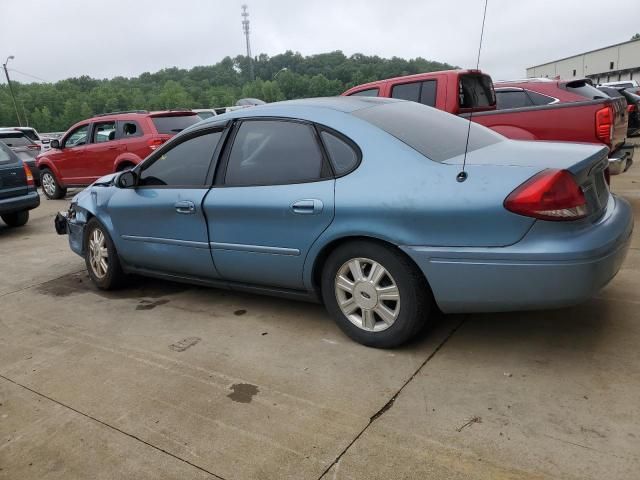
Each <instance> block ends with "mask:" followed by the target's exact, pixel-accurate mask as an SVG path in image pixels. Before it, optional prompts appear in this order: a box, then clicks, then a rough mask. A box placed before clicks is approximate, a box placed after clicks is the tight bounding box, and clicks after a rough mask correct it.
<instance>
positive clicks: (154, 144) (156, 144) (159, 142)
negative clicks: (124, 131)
mask: <svg viewBox="0 0 640 480" xmlns="http://www.w3.org/2000/svg"><path fill="white" fill-rule="evenodd" d="M166 141H167V139H166V138H152V139H151V140H149V143H148V145H149V148H150V149H151V150H155V149H156V148H158V147H159V146H160V145H162V144H163V143H164V142H166Z"/></svg>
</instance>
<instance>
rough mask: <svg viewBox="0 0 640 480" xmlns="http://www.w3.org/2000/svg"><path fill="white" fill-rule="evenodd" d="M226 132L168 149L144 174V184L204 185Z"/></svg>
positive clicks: (190, 140)
mask: <svg viewBox="0 0 640 480" xmlns="http://www.w3.org/2000/svg"><path fill="white" fill-rule="evenodd" d="M221 137H222V132H220V131H218V132H211V133H206V134H204V135H200V136H197V137H194V138H190V139H189V140H185V141H184V142H182V143H179V144H178V145H176V146H175V147H173V148H171V149H169V150H167V151H164V152H163V153H162V154H160V156H159V157H156V158H155V159H154V160H153V161H152V163H151V164H150V165H149V166H148V167H147V166H143V168H142V173H141V174H140V181H139V185H141V186H150V185H154V186H170V187H177V186H182V187H199V186H204V185H205V183H206V180H207V173H208V171H209V165H210V164H211V159H212V158H213V154H214V152H215V150H216V146H217V145H218V142H219V141H220V138H221Z"/></svg>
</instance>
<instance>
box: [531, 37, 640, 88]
mask: <svg viewBox="0 0 640 480" xmlns="http://www.w3.org/2000/svg"><path fill="white" fill-rule="evenodd" d="M557 76H559V77H560V78H574V77H575V78H583V77H588V78H591V79H592V80H593V81H594V82H595V83H602V82H616V81H619V80H633V79H636V80H638V81H639V82H640V39H637V40H629V41H628V42H622V43H617V44H615V45H611V46H609V47H604V48H599V49H597V50H592V51H590V52H586V53H581V54H579V55H574V56H572V57H567V58H562V59H560V60H555V61H553V62H549V63H544V64H542V65H536V66H535V67H529V68H527V77H529V78H532V77H548V78H553V77H557Z"/></svg>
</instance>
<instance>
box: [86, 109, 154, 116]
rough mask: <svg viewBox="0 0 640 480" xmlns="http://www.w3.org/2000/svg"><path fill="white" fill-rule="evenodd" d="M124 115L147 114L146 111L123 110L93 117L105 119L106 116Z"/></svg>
mask: <svg viewBox="0 0 640 480" xmlns="http://www.w3.org/2000/svg"><path fill="white" fill-rule="evenodd" d="M124 113H140V114H145V113H149V112H148V111H147V110H123V111H121V112H109V113H99V114H97V115H94V117H106V116H108V115H121V114H124Z"/></svg>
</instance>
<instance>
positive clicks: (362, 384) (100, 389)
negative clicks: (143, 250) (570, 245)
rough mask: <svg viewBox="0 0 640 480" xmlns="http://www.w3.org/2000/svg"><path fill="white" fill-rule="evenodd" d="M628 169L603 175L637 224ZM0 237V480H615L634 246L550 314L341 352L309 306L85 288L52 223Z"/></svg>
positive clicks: (627, 385)
mask: <svg viewBox="0 0 640 480" xmlns="http://www.w3.org/2000/svg"><path fill="white" fill-rule="evenodd" d="M639 187H640V167H637V166H636V167H634V168H632V170H631V171H629V172H628V173H626V174H625V175H623V176H620V177H616V178H614V180H613V190H614V191H615V192H616V193H618V194H620V195H623V196H625V197H626V198H627V199H629V200H630V201H631V202H632V204H633V206H634V210H635V212H636V218H637V220H636V222H637V224H638V225H640V218H638V215H640V191H639ZM68 200H69V197H68V198H67V199H66V200H61V201H51V200H45V199H43V201H42V205H41V207H40V208H38V209H37V210H35V211H33V212H32V218H31V220H30V222H29V223H28V225H27V226H25V227H23V228H19V229H9V228H7V227H5V226H4V225H0V245H1V248H0V479H11V480H16V479H20V480H29V479H43V478H46V479H65V480H67V479H112V478H131V479H133V478H135V479H173V478H175V479H187V478H188V479H190V478H198V479H199V478H203V479H205V478H222V479H227V480H232V479H271V478H273V479H284V478H291V479H324V480H330V479H390V478H393V479H396V478H403V479H405V478H406V479H414V478H415V479H425V478H430V479H469V478H471V479H512V478H513V479H515V478H527V479H538V478H549V479H558V478H567V479H603V478H606V479H609V480H611V479H631V478H638V475H639V474H638V472H640V401H639V399H640V349H639V348H638V345H639V344H640V289H639V287H640V233H638V230H639V229H636V232H635V233H634V238H633V242H632V248H631V250H630V252H629V256H628V257H627V260H626V262H625V264H624V266H623V268H622V270H621V271H620V273H619V274H618V276H617V277H616V278H615V279H614V280H613V282H612V283H611V284H610V285H609V286H607V287H606V288H605V289H604V290H603V291H602V292H601V293H600V294H599V295H598V296H597V297H596V298H594V299H593V300H591V301H589V302H588V303H586V304H583V305H580V306H577V307H574V308H569V309H562V310H554V311H547V312H535V313H532V312H524V313H510V314H497V315H488V314H484V315H459V316H444V317H443V318H441V319H440V320H439V322H438V324H437V325H436V326H435V328H434V329H433V330H432V331H431V332H429V333H428V334H426V335H423V336H422V337H420V338H419V339H417V340H416V341H415V342H413V343H411V344H410V345H408V346H406V347H403V348H400V349H396V350H392V351H388V350H387V351H385V350H375V349H371V348H366V347H363V346H360V345H357V344H355V343H354V342H352V341H350V340H349V339H348V338H346V337H345V336H344V335H343V334H342V333H341V332H340V331H339V329H338V328H337V327H336V326H335V325H334V323H333V322H332V320H331V319H330V318H329V316H328V315H327V314H326V313H325V311H324V309H323V308H322V307H321V306H319V305H309V304H306V303H299V302H294V301H288V300H281V299H274V298H269V297H260V296H254V295H241V294H235V293H230V292H225V291H221V290H215V289H206V288H199V287H191V286H187V285H180V284H174V283H167V282H160V281H156V280H149V279H143V278H137V279H135V281H134V282H132V285H131V286H130V287H129V288H127V289H125V290H121V291H118V292H114V293H104V292H99V291H97V290H96V289H95V288H94V287H93V286H92V285H91V283H90V281H89V279H88V277H87V275H86V273H85V271H84V262H83V260H82V259H81V258H80V257H77V256H76V255H74V254H73V253H72V252H71V251H70V250H69V248H68V246H67V241H66V238H65V237H59V236H57V235H56V234H55V231H54V229H53V216H54V214H55V212H56V211H57V210H61V209H65V208H66V205H67V203H68Z"/></svg>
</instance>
